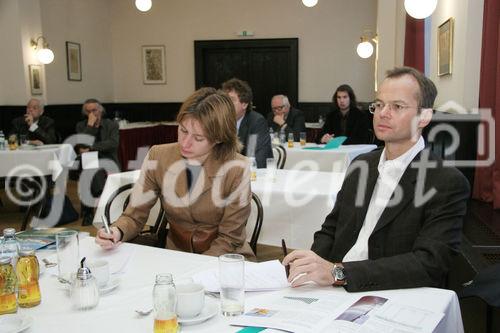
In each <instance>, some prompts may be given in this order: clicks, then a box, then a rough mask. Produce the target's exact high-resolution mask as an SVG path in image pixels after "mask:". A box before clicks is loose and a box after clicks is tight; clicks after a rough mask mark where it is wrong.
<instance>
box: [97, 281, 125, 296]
mask: <svg viewBox="0 0 500 333" xmlns="http://www.w3.org/2000/svg"><path fill="white" fill-rule="evenodd" d="M119 285H120V279H119V278H110V279H109V281H108V283H106V285H104V286H102V287H99V294H101V295H104V294H107V293H109V292H111V291H113V290H114V289H116V288H117V287H118V286H119Z"/></svg>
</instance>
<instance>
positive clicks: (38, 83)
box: [28, 65, 43, 95]
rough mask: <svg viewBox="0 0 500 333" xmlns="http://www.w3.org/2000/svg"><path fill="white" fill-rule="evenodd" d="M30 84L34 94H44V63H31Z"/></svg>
mask: <svg viewBox="0 0 500 333" xmlns="http://www.w3.org/2000/svg"><path fill="white" fill-rule="evenodd" d="M28 68H29V72H30V86H31V94H32V95H41V94H43V90H42V65H29V66H28Z"/></svg>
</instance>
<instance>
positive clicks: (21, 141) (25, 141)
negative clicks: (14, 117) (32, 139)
mask: <svg viewBox="0 0 500 333" xmlns="http://www.w3.org/2000/svg"><path fill="white" fill-rule="evenodd" d="M19 144H20V145H21V146H25V145H27V144H28V138H27V136H26V134H21V135H19Z"/></svg>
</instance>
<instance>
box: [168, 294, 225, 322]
mask: <svg viewBox="0 0 500 333" xmlns="http://www.w3.org/2000/svg"><path fill="white" fill-rule="evenodd" d="M218 312H219V302H218V301H216V300H214V299H211V298H210V297H205V306H204V307H203V310H202V311H201V313H200V314H199V315H197V316H196V317H194V318H189V319H182V318H180V317H177V321H178V322H179V323H180V324H182V325H186V326H187V325H196V324H199V323H202V322H204V321H205V320H208V319H210V318H212V317H213V316H215V315H216V314H217V313H218Z"/></svg>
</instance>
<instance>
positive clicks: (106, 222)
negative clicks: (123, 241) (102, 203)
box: [101, 215, 115, 243]
mask: <svg viewBox="0 0 500 333" xmlns="http://www.w3.org/2000/svg"><path fill="white" fill-rule="evenodd" d="M101 217H102V224H104V229H106V233H107V234H109V235H111V236H113V233H112V232H111V230H110V229H109V225H108V221H107V220H106V217H105V216H104V215H102V216H101ZM111 241H112V242H113V243H114V242H115V240H114V239H111Z"/></svg>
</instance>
